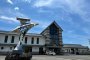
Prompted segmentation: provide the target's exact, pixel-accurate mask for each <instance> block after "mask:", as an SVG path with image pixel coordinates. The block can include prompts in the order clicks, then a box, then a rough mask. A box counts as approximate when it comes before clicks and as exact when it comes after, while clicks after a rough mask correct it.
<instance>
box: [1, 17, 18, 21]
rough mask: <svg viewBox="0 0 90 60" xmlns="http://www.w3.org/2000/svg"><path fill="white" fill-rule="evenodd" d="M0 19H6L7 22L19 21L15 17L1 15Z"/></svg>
mask: <svg viewBox="0 0 90 60" xmlns="http://www.w3.org/2000/svg"><path fill="white" fill-rule="evenodd" d="M0 19H1V20H4V21H5V20H6V21H7V22H18V21H17V20H16V18H14V17H7V16H0Z"/></svg>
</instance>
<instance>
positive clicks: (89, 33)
mask: <svg viewBox="0 0 90 60" xmlns="http://www.w3.org/2000/svg"><path fill="white" fill-rule="evenodd" d="M82 30H83V31H84V33H86V34H88V35H90V29H88V28H83V29H82Z"/></svg>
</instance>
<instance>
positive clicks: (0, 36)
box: [0, 34, 5, 43]
mask: <svg viewBox="0 0 90 60" xmlns="http://www.w3.org/2000/svg"><path fill="white" fill-rule="evenodd" d="M4 39H5V35H4V34H0V43H4Z"/></svg>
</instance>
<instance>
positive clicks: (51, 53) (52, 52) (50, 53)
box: [46, 51, 56, 55]
mask: <svg viewBox="0 0 90 60" xmlns="http://www.w3.org/2000/svg"><path fill="white" fill-rule="evenodd" d="M46 54H47V55H56V53H55V52H54V51H46Z"/></svg>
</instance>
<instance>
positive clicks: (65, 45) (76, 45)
mask: <svg viewBox="0 0 90 60" xmlns="http://www.w3.org/2000/svg"><path fill="white" fill-rule="evenodd" d="M63 47H64V48H66V47H67V48H88V47H87V46H82V45H80V44H64V45H63Z"/></svg>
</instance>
